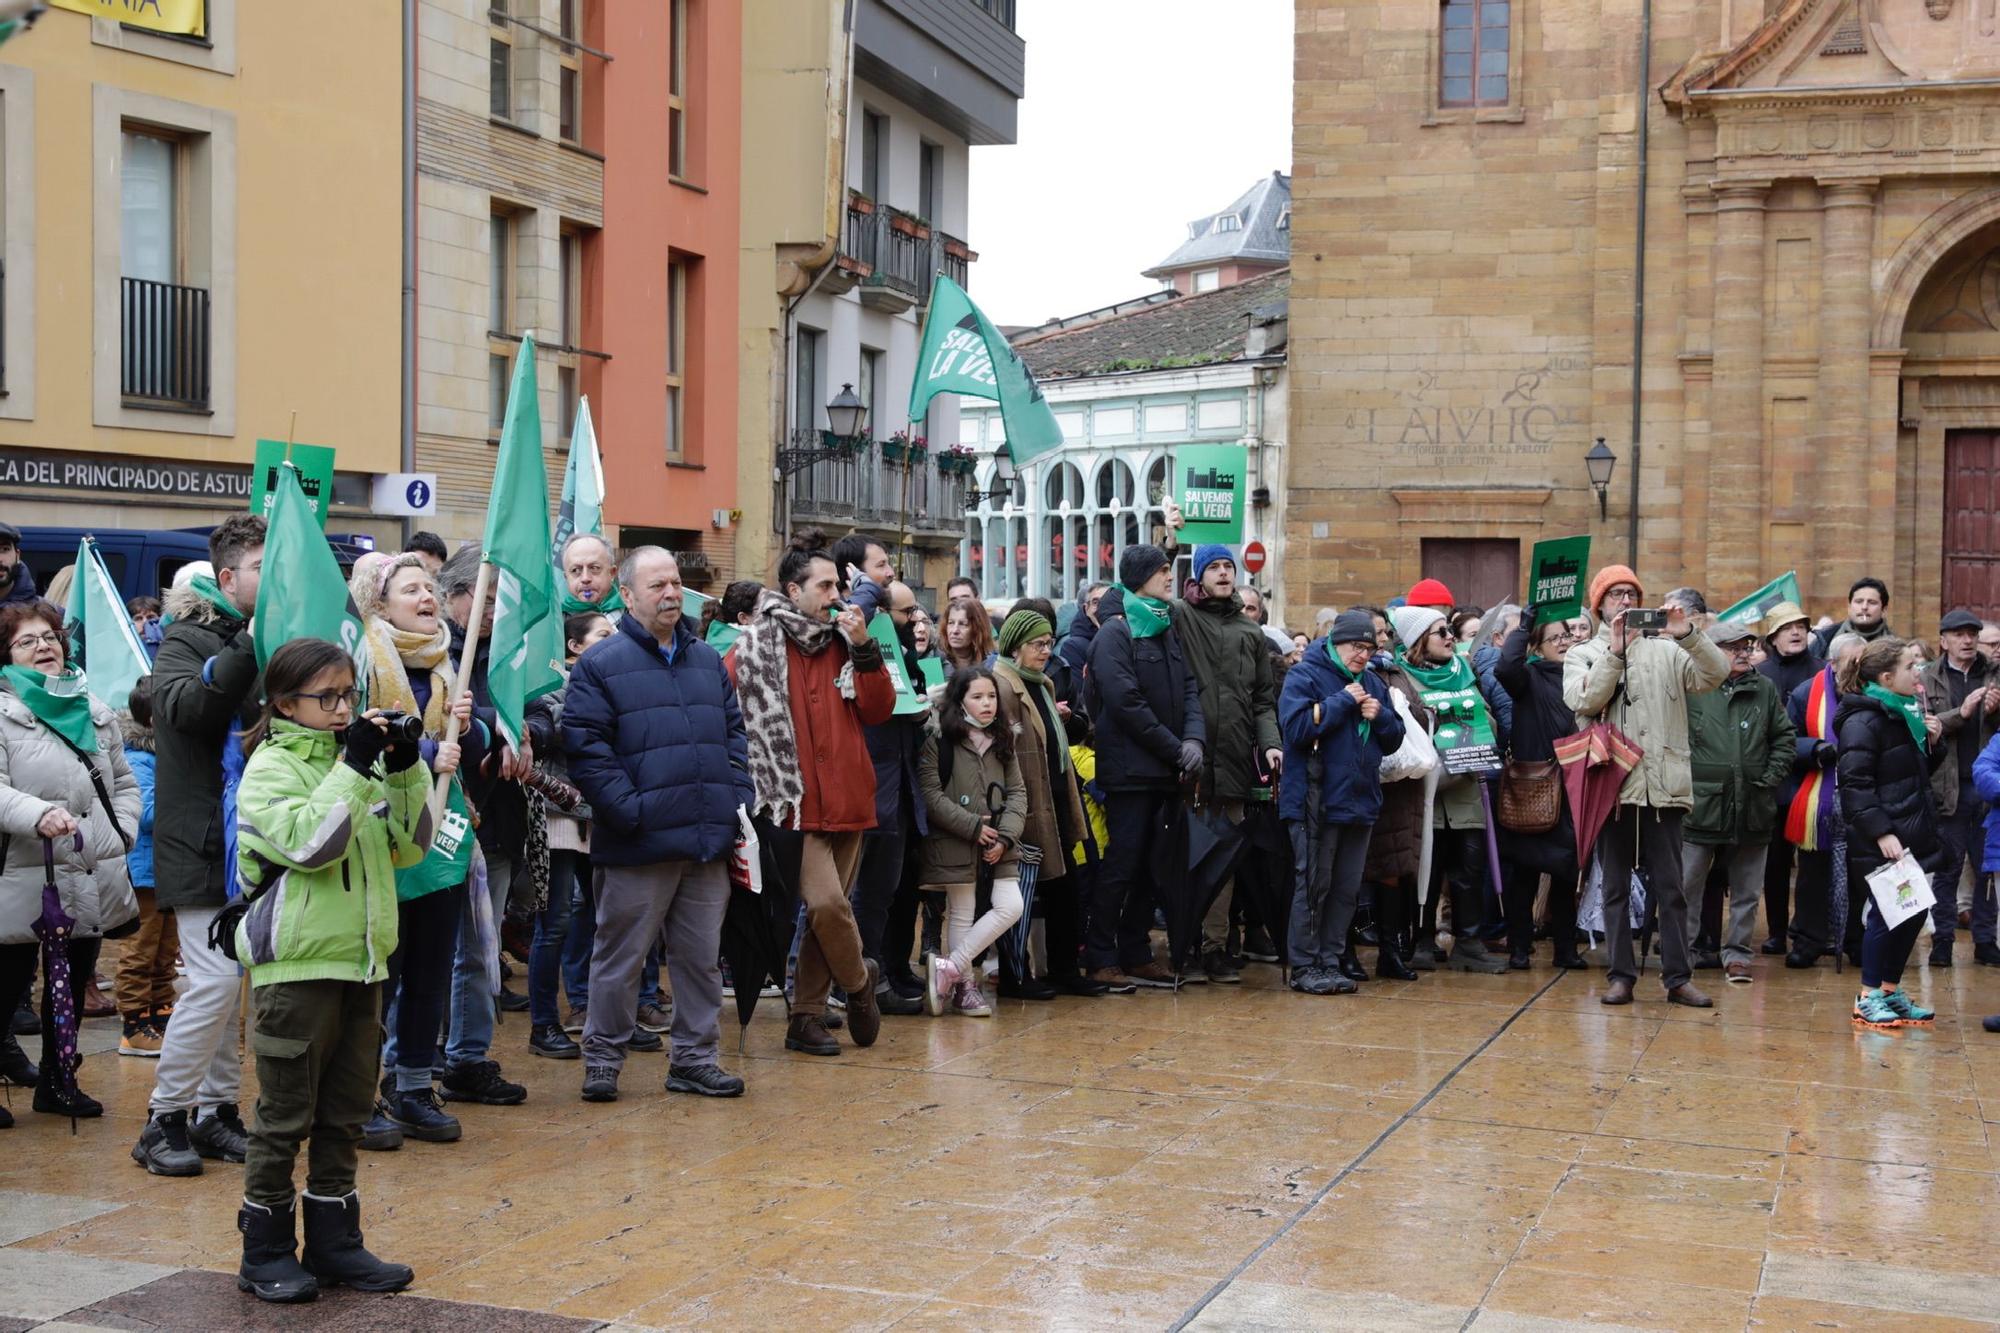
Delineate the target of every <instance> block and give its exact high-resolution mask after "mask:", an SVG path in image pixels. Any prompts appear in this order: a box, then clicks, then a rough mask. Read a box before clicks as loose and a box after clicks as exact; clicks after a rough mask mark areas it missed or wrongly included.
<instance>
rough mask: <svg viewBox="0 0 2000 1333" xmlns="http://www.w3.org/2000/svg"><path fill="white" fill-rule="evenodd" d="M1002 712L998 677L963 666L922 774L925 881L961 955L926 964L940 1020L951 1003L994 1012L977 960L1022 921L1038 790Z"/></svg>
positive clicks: (921, 878) (930, 740)
mask: <svg viewBox="0 0 2000 1333" xmlns="http://www.w3.org/2000/svg"><path fill="white" fill-rule="evenodd" d="M999 715H1000V692H999V688H998V686H997V684H996V683H995V681H994V679H993V673H992V672H991V671H988V670H987V669H986V668H985V667H981V666H969V667H962V668H960V669H959V671H958V673H957V674H956V675H954V676H953V677H952V678H951V679H950V681H949V682H947V683H946V685H945V690H944V697H943V699H941V700H940V701H939V703H938V707H937V718H938V726H937V730H936V731H934V732H932V733H931V734H929V735H927V736H926V737H925V738H924V754H923V760H922V762H921V763H920V764H919V766H918V770H917V781H918V783H919V785H920V786H921V787H922V788H923V793H924V805H925V809H926V813H928V814H929V816H930V832H929V834H928V835H927V836H926V837H925V838H924V844H923V851H922V854H921V858H920V861H919V864H918V867H917V882H918V884H919V885H920V886H922V887H923V888H927V889H943V890H944V892H945V899H946V910H945V941H946V947H948V948H949V949H950V950H951V952H950V953H949V954H946V955H939V954H932V955H931V956H930V957H929V958H928V959H927V960H926V965H925V969H924V973H925V975H924V998H925V1004H926V1007H927V1008H929V1010H930V1012H931V1013H932V1015H934V1016H935V1015H938V1014H942V1013H943V1012H944V1010H945V1008H946V1006H947V1005H948V1006H950V1008H951V1009H952V1010H953V1011H954V1012H956V1013H960V1014H964V1015H967V1016H968V1017H973V1018H985V1017H987V1016H989V1015H991V1014H992V1012H993V1006H992V1005H990V1004H988V1003H987V1001H986V997H985V995H983V994H981V992H980V990H979V982H978V974H977V972H976V971H975V970H974V968H973V960H974V959H976V958H978V957H979V955H980V954H981V953H983V952H985V951H986V950H987V949H988V948H989V947H991V946H992V944H993V942H994V941H995V940H997V939H999V938H1000V936H1001V935H1002V934H1004V933H1005V932H1006V930H1007V928H1008V927H1009V926H1011V925H1013V924H1014V923H1015V922H1016V921H1019V920H1020V919H1021V885H1020V881H1019V879H1018V878H1017V870H1016V865H1017V862H1018V859H1019V853H1020V845H1021V830H1022V827H1023V826H1024V825H1025V823H1026V821H1027V816H1028V789H1027V785H1026V784H1025V783H1024V782H1023V781H1022V778H1021V765H1020V762H1019V761H1018V760H1017V759H1016V758H1015V757H1014V737H1013V736H1012V734H1011V733H1009V732H1008V730H1007V728H1006V724H1005V723H1002V722H997V721H996V719H997V718H998V717H999ZM987 876H990V877H991V880H992V885H993V901H992V906H991V907H989V908H988V909H987V910H986V912H984V913H983V914H981V915H980V916H979V919H978V920H977V921H974V920H973V915H974V911H975V908H976V906H977V900H978V896H979V884H980V881H981V880H982V879H983V878H985V877H987Z"/></svg>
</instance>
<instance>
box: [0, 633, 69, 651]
mask: <svg viewBox="0 0 2000 1333" xmlns="http://www.w3.org/2000/svg"><path fill="white" fill-rule="evenodd" d="M43 644H48V645H49V646H50V647H52V648H59V647H61V646H62V635H60V634H23V635H22V636H21V637H20V638H18V639H16V640H14V642H13V643H11V644H9V645H8V646H9V647H10V648H39V647H41V646H42V645H43Z"/></svg>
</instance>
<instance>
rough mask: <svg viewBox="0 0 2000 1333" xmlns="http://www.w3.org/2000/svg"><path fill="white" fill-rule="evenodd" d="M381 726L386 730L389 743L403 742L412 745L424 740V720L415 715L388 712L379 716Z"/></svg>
mask: <svg viewBox="0 0 2000 1333" xmlns="http://www.w3.org/2000/svg"><path fill="white" fill-rule="evenodd" d="M381 721H382V725H383V726H384V727H386V728H388V731H389V739H390V740H391V741H405V742H409V743H412V744H414V743H415V742H417V741H420V740H422V739H423V738H424V720H423V719H422V718H421V717H418V716H417V715H416V714H415V713H404V712H400V711H396V710H389V711H386V712H384V713H383V714H382V715H381Z"/></svg>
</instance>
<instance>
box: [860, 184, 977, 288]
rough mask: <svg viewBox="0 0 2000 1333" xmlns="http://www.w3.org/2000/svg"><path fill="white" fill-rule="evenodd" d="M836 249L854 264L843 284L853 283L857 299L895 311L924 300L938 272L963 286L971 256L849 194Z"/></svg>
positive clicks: (961, 246)
mask: <svg viewBox="0 0 2000 1333" xmlns="http://www.w3.org/2000/svg"><path fill="white" fill-rule="evenodd" d="M840 248H841V254H842V255H843V256H844V257H845V258H846V259H848V260H852V261H855V263H854V264H853V266H852V270H853V271H852V272H851V273H850V275H849V277H848V281H849V282H856V281H858V283H859V285H860V287H861V291H862V299H863V300H864V301H868V302H869V303H870V304H875V305H883V306H887V307H890V308H892V309H893V310H896V311H901V310H907V309H909V308H910V306H911V305H923V304H925V303H927V302H929V300H930V299H931V283H932V279H934V278H935V277H936V276H937V275H938V274H939V273H942V274H944V275H945V276H946V277H947V278H950V279H951V280H952V281H953V282H955V283H957V284H958V285H959V286H961V287H963V286H965V285H966V278H967V276H968V273H969V271H970V267H971V261H972V258H973V254H972V251H971V250H970V249H969V248H968V247H967V246H966V244H965V242H963V241H961V240H959V239H958V238H957V237H956V236H948V235H946V234H945V233H944V232H941V231H939V230H937V229H936V228H934V227H931V226H928V225H927V224H924V223H921V222H919V221H918V220H917V219H916V218H913V217H911V216H910V215H908V214H906V213H900V212H898V211H896V210H895V209H893V208H888V207H886V206H884V205H882V204H875V203H870V202H868V201H866V200H864V199H862V198H861V196H859V195H852V194H851V195H849V197H848V203H847V230H846V234H845V235H844V236H843V237H842V238H841V247H840ZM838 290H841V291H845V290H847V288H846V287H845V286H843V287H841V288H839V289H838Z"/></svg>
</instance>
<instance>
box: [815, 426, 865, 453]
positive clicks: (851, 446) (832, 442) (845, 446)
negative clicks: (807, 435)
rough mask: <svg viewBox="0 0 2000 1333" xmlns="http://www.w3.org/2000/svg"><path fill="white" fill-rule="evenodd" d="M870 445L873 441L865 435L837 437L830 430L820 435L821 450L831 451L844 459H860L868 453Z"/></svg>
mask: <svg viewBox="0 0 2000 1333" xmlns="http://www.w3.org/2000/svg"><path fill="white" fill-rule="evenodd" d="M870 443H871V441H870V440H869V439H868V437H867V436H865V435H835V434H834V433H833V432H832V431H830V430H823V431H821V432H820V433H819V444H820V448H822V449H831V450H832V451H833V452H834V453H836V454H838V455H840V456H841V457H842V458H858V457H860V456H861V455H862V454H864V453H866V452H868V446H869V444H870Z"/></svg>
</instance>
